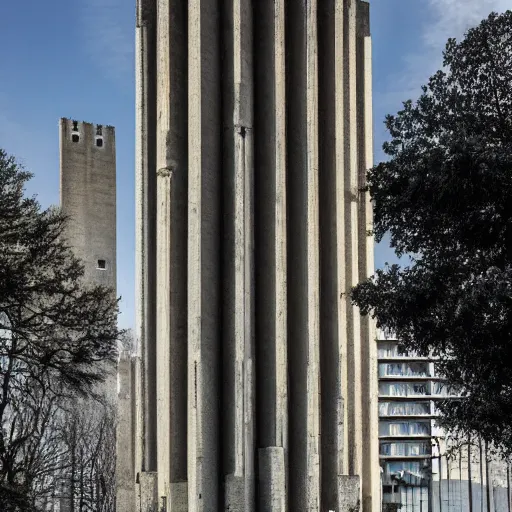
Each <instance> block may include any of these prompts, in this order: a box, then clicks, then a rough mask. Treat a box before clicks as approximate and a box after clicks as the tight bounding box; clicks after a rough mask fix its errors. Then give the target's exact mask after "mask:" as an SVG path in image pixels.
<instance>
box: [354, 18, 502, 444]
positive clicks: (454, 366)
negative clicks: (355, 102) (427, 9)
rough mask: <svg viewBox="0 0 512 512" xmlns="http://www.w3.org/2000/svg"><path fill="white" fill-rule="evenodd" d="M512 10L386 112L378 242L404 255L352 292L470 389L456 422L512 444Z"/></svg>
mask: <svg viewBox="0 0 512 512" xmlns="http://www.w3.org/2000/svg"><path fill="white" fill-rule="evenodd" d="M511 27H512V12H511V11H507V12H506V13H504V14H501V15H498V14H496V13H492V14H491V15H490V16H489V17H488V18H487V19H485V20H484V21H482V22H481V24H480V25H479V26H478V27H476V28H473V29H471V30H469V31H468V32H467V33H466V35H465V38H464V39H463V40H462V41H460V42H457V41H456V40H455V39H450V40H449V41H448V43H447V45H446V49H445V52H444V69H443V70H441V71H438V72H437V73H436V74H435V75H434V76H432V77H431V78H430V80H429V82H428V85H427V86H424V87H423V88H422V94H421V95H420V97H419V99H418V100H417V101H416V102H415V103H413V102H412V101H407V102H405V103H404V104H403V105H404V107H403V110H401V111H400V112H398V114H397V115H395V116H391V115H390V116H388V117H387V118H386V127H387V129H388V131H389V134H390V136H391V140H390V141H389V142H386V143H385V144H384V151H385V153H386V154H387V155H388V157H389V159H388V160H387V161H385V162H382V163H380V164H378V165H377V166H375V167H374V168H373V169H371V170H370V171H369V173H368V189H369V192H370V194H371V197H372V199H373V201H374V205H375V206H374V229H375V237H376V240H377V241H380V240H381V239H382V237H383V235H384V234H386V233H389V234H390V238H391V246H392V247H393V248H394V249H395V251H396V253H397V255H398V256H404V255H406V256H408V258H409V260H408V263H406V264H405V265H391V266H389V265H388V266H387V267H386V268H384V269H381V270H377V272H376V274H375V275H374V276H373V277H372V278H371V279H369V280H368V281H366V282H363V283H362V284H360V285H359V286H357V287H356V288H355V289H354V290H353V294H352V299H353V302H354V303H355V304H357V305H359V307H360V308H361V312H362V313H363V314H372V315H373V316H374V317H375V318H376V320H377V325H378V326H379V327H382V328H387V329H390V330H392V331H394V332H395V333H396V335H397V337H398V339H399V340H400V341H401V344H402V346H403V348H404V349H405V350H413V351H416V352H418V353H419V354H420V355H423V356H428V355H433V356H436V357H439V358H440V361H439V364H438V368H439V370H440V371H441V372H442V373H443V374H444V375H445V376H446V378H447V379H448V381H450V382H451V383H452V384H453V385H455V386H457V387H458V389H460V390H461V397H460V399H458V400H451V401H450V400H445V401H443V402H441V403H440V409H441V412H442V421H443V424H444V425H445V426H446V427H449V428H451V429H455V430H457V431H459V432H461V433H463V434H471V433H475V434H478V435H482V436H483V437H484V439H486V440H487V441H490V442H492V443H494V445H499V446H500V447H501V448H503V449H504V450H505V451H507V452H509V453H510V452H511V451H512V207H511V204H512V203H511V198H512V85H511V84H512V30H511Z"/></svg>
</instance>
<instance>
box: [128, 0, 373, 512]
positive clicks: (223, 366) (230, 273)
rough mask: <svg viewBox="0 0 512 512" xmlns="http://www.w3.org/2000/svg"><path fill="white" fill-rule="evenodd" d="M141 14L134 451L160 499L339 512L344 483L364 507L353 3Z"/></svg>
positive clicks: (359, 55)
mask: <svg viewBox="0 0 512 512" xmlns="http://www.w3.org/2000/svg"><path fill="white" fill-rule="evenodd" d="M140 4H142V5H146V6H147V10H146V11H144V12H146V13H147V12H152V11H151V6H153V7H156V6H157V9H156V18H155V19H154V20H153V18H151V19H152V20H153V21H154V23H150V22H149V21H147V22H146V23H144V24H143V25H141V26H140V27H139V29H138V30H139V35H138V39H137V41H138V42H137V45H138V48H137V52H138V55H139V58H140V61H139V64H138V65H139V66H142V63H144V62H145V63H147V66H146V68H144V72H143V73H142V72H139V75H140V78H139V82H138V92H137V95H138V98H139V107H140V113H139V118H140V121H139V124H138V130H139V134H138V138H139V139H140V141H141V142H140V144H139V150H140V151H141V152H143V153H144V152H145V153H144V154H143V155H141V156H140V157H138V158H140V165H138V171H137V172H138V176H139V178H138V180H139V181H138V183H142V184H144V183H150V178H149V177H150V176H154V177H155V182H156V189H155V190H156V192H155V194H154V195H151V194H152V192H151V190H150V188H149V186H146V188H144V187H143V186H139V189H140V191H141V192H140V195H139V196H138V201H140V203H141V204H140V205H139V208H140V213H139V214H138V221H137V222H138V237H139V239H140V243H139V245H138V250H140V251H145V253H144V255H143V257H142V256H141V257H140V259H139V260H138V262H139V263H138V264H139V265H140V266H139V279H140V283H139V290H142V297H138V301H139V304H141V305H140V307H139V308H138V310H137V311H138V314H139V315H143V316H144V318H143V319H141V320H140V321H139V324H140V325H141V326H142V325H145V326H146V328H145V330H144V329H142V328H141V329H140V336H141V337H143V342H142V345H143V347H142V351H141V361H144V365H145V366H144V365H143V366H144V368H143V369H142V370H141V377H143V379H142V380H144V382H143V383H142V384H141V385H140V387H141V390H140V393H141V394H142V395H143V397H144V398H143V399H141V400H140V401H139V403H140V406H141V407H142V408H143V409H144V412H143V413H139V417H140V418H143V419H144V421H143V422H142V424H141V426H140V427H139V428H138V430H137V432H138V433H137V439H138V442H140V443H142V444H143V448H144V449H143V450H142V449H141V450H140V452H141V453H142V452H143V451H144V453H145V454H146V455H145V456H142V455H141V456H140V457H139V458H140V459H141V464H142V463H144V464H148V463H149V462H150V461H151V460H152V457H150V456H148V454H149V453H152V454H153V455H154V456H155V457H156V459H157V461H158V463H157V468H158V495H159V496H158V500H159V503H160V502H161V499H162V498H164V499H165V502H166V503H167V507H173V506H174V507H178V510H179V509H180V508H179V507H183V506H184V505H183V504H181V505H177V504H176V505H173V504H174V503H177V500H178V498H177V496H178V494H177V493H178V491H177V490H176V489H178V487H177V486H178V485H179V489H181V490H180V491H179V493H182V492H184V491H183V489H185V488H186V489H187V494H188V501H187V505H186V506H187V510H190V511H194V512H196V511H198V512H199V511H204V512H207V511H208V512H209V511H216V510H222V509H225V510H240V511H244V512H245V511H247V512H254V511H255V510H269V511H280V512H282V511H293V512H301V511H308V512H309V511H317V512H319V511H321V510H322V511H323V510H335V511H336V512H339V511H340V510H341V508H340V507H341V504H342V503H343V499H344V496H345V494H346V492H348V491H347V490H346V488H347V487H351V488H352V491H353V493H356V494H357V500H359V501H360V502H361V503H364V507H365V511H368V512H370V511H371V512H374V511H377V510H378V507H379V504H378V498H377V499H374V497H375V496H378V489H379V470H378V453H377V421H376V411H377V410H376V406H377V402H376V398H377V393H376V389H377V388H376V385H377V380H376V371H375V370H376V369H374V368H373V365H375V357H374V356H375V346H374V339H373V334H372V325H371V323H370V321H368V320H367V319H362V320H361V319H360V317H359V312H358V310H357V309H356V308H354V307H353V306H352V305H351V304H350V301H349V299H348V294H349V292H350V289H351V287H352V286H353V285H355V284H356V283H357V282H358V281H359V280H360V279H362V278H363V277H365V276H367V275H368V274H369V273H371V272H372V270H373V268H372V266H373V261H372V259H371V252H372V243H373V242H372V239H371V237H368V236H367V231H368V229H370V228H371V205H370V203H369V201H368V197H367V194H365V193H362V192H361V191H360V189H361V186H362V185H364V172H365V170H366V168H367V167H368V166H370V165H371V157H372V152H371V144H372V141H371V112H370V111H371V75H370V66H369V64H370V58H371V57H370V49H371V48H370V43H369V28H368V9H367V5H366V4H364V3H363V2H361V1H359V0H326V1H322V2H319V1H317V0H315V1H311V2H287V3H286V5H285V2H284V0H258V1H252V0H226V1H223V2H220V1H219V0H190V1H188V2H187V1H186V0H140V3H139V5H140ZM153 38H154V41H155V44H154V46H153V47H151V46H150V45H148V43H147V41H148V40H149V41H152V40H153ZM152 59H156V71H154V70H153V71H151V69H153V68H151V67H150V66H149V64H148V63H150V62H152ZM148 66H149V68H148ZM150 68H151V69H150ZM150 111H154V112H155V116H154V119H153V121H152V122H151V121H150V120H149V118H148V114H147V113H148V112H150ZM145 112H146V114H144V113H145ZM144 116H146V117H144ZM142 119H146V121H144V122H145V123H146V124H144V123H143V122H142ZM150 127H151V129H154V130H155V134H156V135H155V139H154V140H153V142H151V141H150V139H149V138H148V134H149V133H150V132H149V130H150ZM143 142H144V144H143ZM146 153H147V154H146ZM149 155H152V158H154V164H153V165H152V167H151V165H150V164H149V163H148V162H149V161H150V158H149ZM151 215H156V216H157V222H155V223H154V226H155V231H154V238H156V249H155V250H154V251H153V252H151V251H152V249H151V248H150V247H149V240H150V238H151V235H150V227H149V226H150V225H153V224H151V222H152V221H151V222H150V223H149V224H148V223H147V219H148V218H150V219H152V218H153V217H151ZM150 269H152V271H153V272H154V273H155V276H156V278H155V282H156V283H157V288H158V291H157V293H156V296H153V298H152V299H150V298H149V297H150V295H149V289H147V288H146V284H145V283H146V281H151V277H150V276H151V275H152V274H151V272H150ZM142 303H143V305H142ZM149 311H151V314H152V315H153V317H151V316H150V315H149V313H148V312H149ZM155 315H156V340H157V341H156V350H155V348H154V345H153V341H152V339H151V337H150V336H149V335H148V334H147V333H148V332H149V331H148V329H149V325H150V324H151V322H152V318H154V316H155ZM184 319H186V329H185V330H184V328H183V325H184V323H183V322H184ZM150 354H153V355H154V358H155V359H154V360H155V361H157V363H156V368H155V369H154V370H151V368H150V365H151V364H152V363H151V361H152V357H153V355H151V357H150ZM152 371H153V373H152ZM153 383H154V385H155V389H156V392H155V393H153V394H151V393H150V392H149V391H148V390H149V389H150V388H151V386H153ZM151 389H153V388H151ZM184 390H186V393H187V394H186V396H185V395H184V393H183V391H184ZM373 395H375V396H373ZM151 411H153V413H152V412H151ZM156 411H158V413H157V414H156ZM185 420H186V424H185V423H184V422H185ZM155 424H157V426H155ZM148 429H149V430H148ZM363 429H365V443H364V444H363V442H362V440H363ZM153 444H154V446H153ZM152 446H153V447H152ZM146 467H148V466H147V465H146ZM340 475H359V476H361V479H362V482H363V486H362V489H361V488H360V487H359V486H358V485H356V480H354V479H348V480H347V481H346V482H344V485H340V480H339V477H340ZM375 493H377V494H375ZM180 495H181V494H180ZM357 500H356V501H357ZM352 501H353V500H352ZM182 503H183V502H182Z"/></svg>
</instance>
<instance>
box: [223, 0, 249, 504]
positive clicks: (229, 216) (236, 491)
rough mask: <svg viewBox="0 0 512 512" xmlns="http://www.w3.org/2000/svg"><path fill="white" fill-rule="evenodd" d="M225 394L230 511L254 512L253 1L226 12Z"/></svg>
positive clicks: (241, 0) (228, 6)
mask: <svg viewBox="0 0 512 512" xmlns="http://www.w3.org/2000/svg"><path fill="white" fill-rule="evenodd" d="M222 26H223V43H224V51H223V54H224V59H223V63H224V69H223V98H224V100H223V105H224V113H223V117H224V123H223V124H224V130H223V135H224V140H223V142H224V152H223V174H224V176H223V184H224V190H223V208H224V216H223V219H224V222H223V256H224V265H223V270H224V273H223V279H222V281H223V288H224V289H223V356H224V357H223V379H222V382H223V394H222V403H223V406H222V410H223V414H222V431H223V440H224V453H223V460H224V464H223V466H224V475H225V478H226V480H225V509H226V510H230V511H231V510H233V511H234V510H245V511H247V512H249V511H251V510H254V483H255V480H254V409H255V406H254V403H253V402H254V370H253V366H254V326H253V325H254V310H253V301H254V265H253V260H254V258H253V250H254V247H253V245H254V244H253V238H254V234H253V225H254V221H253V195H254V190H253V181H254V165H253V148H252V146H253V142H252V141H253V119H252V118H253V114H252V108H253V95H252V85H253V82H252V9H251V2H250V0H228V1H226V2H225V3H224V12H223V23H222Z"/></svg>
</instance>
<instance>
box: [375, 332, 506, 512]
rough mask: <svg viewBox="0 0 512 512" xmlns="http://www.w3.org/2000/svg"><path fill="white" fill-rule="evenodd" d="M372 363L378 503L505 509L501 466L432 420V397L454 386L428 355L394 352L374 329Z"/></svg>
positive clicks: (462, 510)
mask: <svg viewBox="0 0 512 512" xmlns="http://www.w3.org/2000/svg"><path fill="white" fill-rule="evenodd" d="M378 364H379V370H378V372H379V458H380V465H381V468H382V501H383V503H384V504H387V503H396V504H399V505H400V506H399V508H398V509H397V510H399V511H400V512H413V511H415V512H416V511H417V512H427V511H428V512H466V511H473V512H510V510H512V509H511V508H510V496H511V494H510V476H509V468H508V466H507V464H506V463H504V462H502V461H497V460H494V459H493V458H492V457H491V455H490V453H489V450H488V449H487V447H486V446H485V444H484V443H483V442H481V441H480V440H478V439H477V440H473V441H471V440H464V441H463V442H462V443H460V442H459V443H458V444H457V445H456V444H455V440H453V439H452V438H451V437H450V434H449V433H447V432H446V431H444V430H443V429H441V428H439V427H438V426H437V424H436V417H437V411H436V400H439V399H440V398H445V397H447V396H450V395H455V392H453V391H451V390H450V389H449V387H448V386H447V385H446V383H445V382H444V381H443V379H441V378H440V377H439V376H438V375H437V374H436V369H435V361H433V360H432V359H429V358H424V357H417V356H415V355H414V354H403V353H401V352H400V351H399V348H398V341H397V340H396V338H395V337H394V336H393V335H389V334H388V333H385V332H382V331H379V332H378ZM468 461H470V464H468ZM488 482H489V483H491V485H488ZM470 502H471V505H470ZM384 506H386V505H384ZM384 510H386V509H384ZM390 510H394V509H390Z"/></svg>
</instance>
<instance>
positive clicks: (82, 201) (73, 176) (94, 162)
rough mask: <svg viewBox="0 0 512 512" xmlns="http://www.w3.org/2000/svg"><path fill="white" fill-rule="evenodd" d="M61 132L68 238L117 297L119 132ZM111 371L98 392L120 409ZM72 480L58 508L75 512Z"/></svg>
mask: <svg viewBox="0 0 512 512" xmlns="http://www.w3.org/2000/svg"><path fill="white" fill-rule="evenodd" d="M59 128H60V204H61V209H62V212H63V213H64V214H65V215H66V216H68V224H67V226H66V232H65V236H66V240H67V242H68V244H69V246H70V247H71V248H72V250H73V252H74V253H75V255H76V256H77V257H78V258H80V260H81V261H82V263H83V265H84V270H85V272H84V282H85V284H86V285H102V286H106V287H109V288H111V289H112V290H113V293H114V294H115V293H116V279H117V275H116V140H115V129H114V128H113V127H112V126H103V125H100V124H96V125H95V124H91V123H85V122H82V121H75V120H71V119H64V118H63V119H61V120H60V123H59ZM105 373H106V378H105V381H104V383H103V384H101V387H100V388H99V390H98V391H99V392H100V393H101V394H102V395H103V396H104V397H105V398H106V399H107V401H108V402H110V403H111V404H112V405H114V404H116V401H117V375H116V367H115V365H114V364H110V363H109V364H108V365H105ZM83 406H84V407H87V408H88V411H90V413H91V414H96V412H98V414H102V412H103V411H102V410H101V405H99V404H98V403H97V402H94V401H85V402H83ZM120 456H121V457H122V456H123V454H122V453H121V455H120ZM70 482H71V480H70V477H69V475H68V476H66V477H64V479H63V483H62V490H61V495H60V497H59V499H57V500H56V503H55V505H54V508H53V509H52V510H55V511H57V510H58V511H59V512H73V510H72V509H74V508H75V507H74V506H73V505H72V500H71V499H70V494H71V491H70V489H71V484H70ZM95 492H99V491H97V490H96V491H95ZM57 502H58V503H57ZM118 510H121V509H118Z"/></svg>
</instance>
